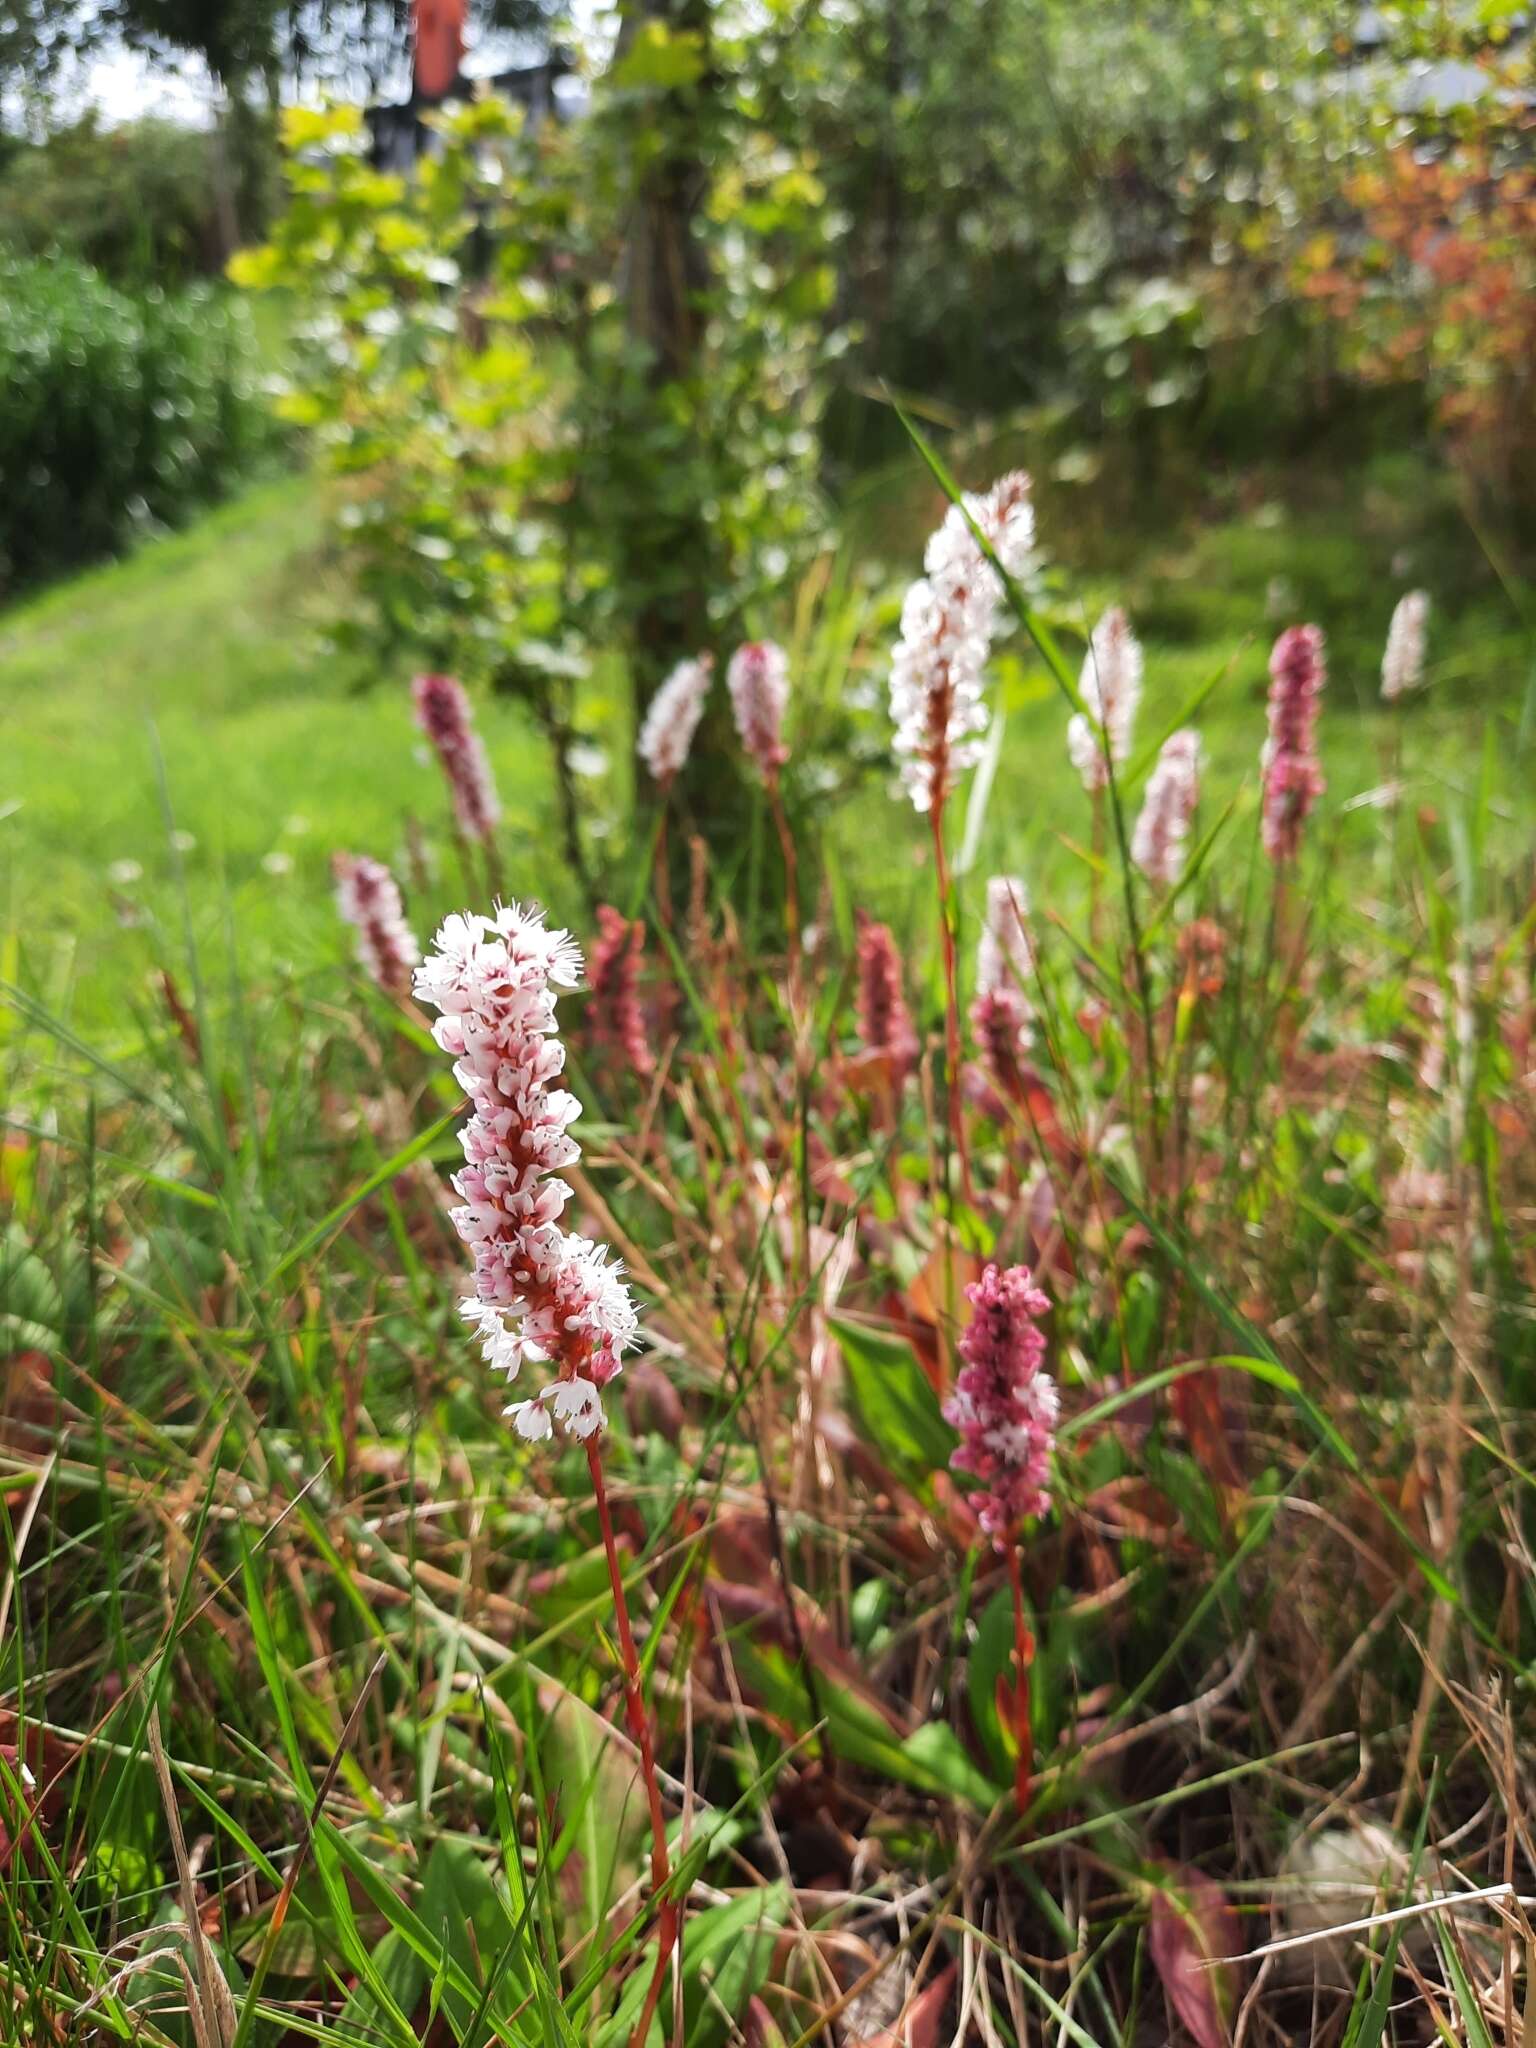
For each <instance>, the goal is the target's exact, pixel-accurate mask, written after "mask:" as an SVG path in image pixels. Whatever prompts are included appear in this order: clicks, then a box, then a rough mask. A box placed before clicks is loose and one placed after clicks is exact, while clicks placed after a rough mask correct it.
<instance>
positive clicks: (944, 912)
mask: <svg viewBox="0 0 1536 2048" xmlns="http://www.w3.org/2000/svg"><path fill="white" fill-rule="evenodd" d="M928 819H929V823H930V824H931V825H932V827H933V858H934V873H935V875H936V877H937V880H938V888H939V930H940V932H941V934H942V936H943V946H944V1064H945V1066H946V1068H947V1069H948V1073H947V1075H946V1077H945V1078H946V1081H947V1084H948V1085H947V1091H946V1092H947V1094H948V1097H949V1128H950V1135H951V1140H952V1142H953V1145H954V1149H955V1156H956V1158H957V1159H958V1161H959V1163H960V1186H961V1188H962V1190H963V1191H964V1194H965V1199H966V1200H967V1201H968V1202H971V1201H974V1200H975V1197H976V1189H975V1185H974V1183H973V1182H972V1180H971V1157H970V1153H969V1152H968V1151H967V1150H966V1144H965V1117H964V1113H963V1110H962V1105H961V1102H960V996H959V977H958V973H957V969H956V965H955V926H954V896H953V893H952V891H951V888H950V881H949V861H948V858H947V856H946V855H945V852H944V805H943V802H942V801H939V802H937V803H935V804H934V805H933V807H932V809H931V810H930V811H929V813H928Z"/></svg>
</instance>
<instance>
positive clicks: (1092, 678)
mask: <svg viewBox="0 0 1536 2048" xmlns="http://www.w3.org/2000/svg"><path fill="white" fill-rule="evenodd" d="M1141 668H1142V661H1141V643H1140V641H1139V640H1138V639H1137V638H1136V635H1135V634H1134V633H1133V632H1132V631H1131V622H1130V620H1129V619H1128V618H1127V617H1126V615H1125V613H1124V612H1123V611H1122V610H1121V609H1120V607H1119V605H1117V604H1116V605H1111V606H1110V608H1109V610H1108V611H1107V612H1105V614H1104V616H1103V617H1102V618H1101V619H1100V620H1099V623H1098V624H1097V625H1096V626H1095V627H1094V629H1093V636H1092V638H1091V640H1090V641H1089V643H1088V652H1087V653H1086V654H1085V655H1084V657H1083V667H1082V673H1081V675H1080V676H1079V677H1078V683H1077V690H1078V695H1079V696H1080V697H1081V698H1082V700H1083V702H1084V704H1085V705H1086V706H1087V707H1088V712H1089V716H1088V717H1086V718H1085V717H1084V716H1083V714H1082V713H1081V712H1078V713H1076V714H1074V716H1073V717H1072V718H1070V719H1069V720H1068V721H1067V752H1068V754H1069V755H1070V756H1071V760H1072V766H1073V767H1074V768H1075V769H1076V770H1077V772H1078V774H1079V775H1080V776H1081V777H1082V782H1083V787H1084V789H1086V790H1087V791H1088V793H1089V795H1090V796H1091V795H1093V793H1094V792H1095V791H1096V790H1101V789H1104V788H1106V787H1107V786H1108V783H1109V767H1110V763H1113V765H1114V766H1115V767H1116V768H1119V767H1121V766H1122V765H1123V764H1124V762H1125V761H1126V760H1127V759H1128V758H1129V755H1130V751H1131V732H1132V728H1133V727H1134V725H1135V723H1136V707H1137V705H1138V704H1139V703H1140V702H1141ZM1106 747H1107V748H1108V752H1109V761H1108V762H1106V760H1105V758H1104V756H1105V749H1106Z"/></svg>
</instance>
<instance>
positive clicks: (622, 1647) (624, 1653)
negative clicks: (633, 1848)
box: [587, 1433, 678, 2048]
mask: <svg viewBox="0 0 1536 2048" xmlns="http://www.w3.org/2000/svg"><path fill="white" fill-rule="evenodd" d="M599 1441H600V1440H599V1438H598V1436H597V1435H596V1434H595V1433H594V1434H593V1435H592V1436H589V1437H588V1438H587V1469H588V1470H589V1471H590V1472H591V1474H592V1494H593V1498H594V1499H595V1500H596V1502H597V1521H598V1527H599V1528H600V1529H601V1530H602V1532H603V1554H604V1555H605V1556H606V1558H607V1560H608V1582H609V1584H610V1585H611V1586H612V1588H613V1612H614V1619H615V1620H616V1621H617V1623H618V1629H619V1653H620V1656H621V1658H622V1660H623V1665H624V1711H625V1717H626V1719H627V1720H628V1722H629V1732H630V1734H631V1736H632V1737H633V1738H634V1742H635V1747H636V1748H637V1749H638V1750H639V1752H640V1775H641V1777H642V1778H643V1779H644V1780H645V1796H646V1800H647V1802H648V1804H649V1806H650V1812H651V1892H652V1895H653V1897H654V1898H655V1900H656V1902H657V1904H656V1969H655V1972H654V1974H653V1975H652V1977H651V1988H650V1990H649V1991H648V1992H647V1993H646V1997H645V2009H644V2010H643V2012H642V2013H641V2015H640V2023H639V2025H638V2026H637V2027H636V2028H635V2031H634V2033H633V2034H632V2035H631V2036H630V2048H644V2043H645V2038H646V2036H647V2034H648V2033H649V2032H650V2029H651V2021H652V2019H653V2018H654V2016H655V2012H656V2007H657V2004H658V2003H659V2001H660V1998H661V1988H662V1985H663V1984H664V1982H665V1981H666V1974H667V1964H668V1963H669V1962H670V1960H671V1957H672V1951H673V1949H674V1948H675V1947H676V1945H677V1931H678V1906H677V1901H676V1900H675V1899H672V1898H668V1897H666V1896H665V1893H666V1889H667V1886H668V1884H669V1883H670V1881H671V1876H672V1867H671V1864H670V1862H669V1860H668V1857H667V1817H666V1814H665V1813H664V1812H663V1810H662V1804H661V1783H660V1781H659V1779H658V1778H657V1776H656V1749H655V1745H654V1744H653V1742H652V1740H651V1724H650V1719H649V1717H648V1716H647V1714H646V1711H645V1693H644V1690H643V1688H642V1685H641V1679H640V1659H639V1656H638V1655H637V1654H636V1651H635V1635H634V1630H633V1629H632V1628H631V1627H630V1625H629V1601H628V1600H627V1598H626V1597H625V1593H624V1574H623V1572H622V1571H621V1570H620V1569H619V1552H618V1546H617V1544H616V1543H615V1542H614V1536H613V1516H612V1515H611V1514H610V1512H609V1509H608V1488H607V1485H606V1484H605V1482H604V1479H603V1457H602V1451H601V1449H600V1448H599Z"/></svg>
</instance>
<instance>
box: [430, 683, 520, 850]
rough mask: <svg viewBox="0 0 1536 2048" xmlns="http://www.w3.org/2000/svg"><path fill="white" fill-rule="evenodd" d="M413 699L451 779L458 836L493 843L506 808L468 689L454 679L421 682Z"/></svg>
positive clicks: (449, 784)
mask: <svg viewBox="0 0 1536 2048" xmlns="http://www.w3.org/2000/svg"><path fill="white" fill-rule="evenodd" d="M411 696H412V699H413V701H414V702H415V705H416V723H417V725H418V726H420V728H421V730H422V731H423V732H424V733H425V734H426V736H427V738H428V739H429V740H430V741H431V743H432V747H433V749H434V751H435V752H436V754H437V758H438V760H439V761H440V762H441V763H442V768H443V773H444V775H445V776H446V777H447V778H448V788H449V792H450V794H451V795H452V797H453V815H454V817H455V818H456V819H457V821H458V827H459V830H460V831H461V832H462V833H463V834H464V837H465V838H466V839H471V840H475V841H486V840H489V838H490V836H491V834H492V833H493V832H494V831H495V829H496V826H497V823H498V822H499V820H500V818H501V805H500V803H499V802H498V801H497V797H496V785H495V783H494V782H493V781H492V779H491V764H490V762H489V761H488V760H487V759H486V754H485V748H484V746H483V745H482V744H481V741H480V736H479V734H478V733H477V732H476V731H475V727H474V718H473V714H472V713H471V711H470V706H469V698H468V697H467V696H466V695H465V692H464V687H463V685H462V684H461V683H458V682H456V681H455V680H454V678H453V677H452V676H417V677H416V679H415V681H414V682H413V683H412V684H411Z"/></svg>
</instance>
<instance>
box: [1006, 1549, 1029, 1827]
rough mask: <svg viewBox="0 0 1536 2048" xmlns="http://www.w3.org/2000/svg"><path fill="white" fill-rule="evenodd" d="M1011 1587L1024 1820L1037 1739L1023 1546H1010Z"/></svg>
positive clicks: (1017, 1768)
mask: <svg viewBox="0 0 1536 2048" xmlns="http://www.w3.org/2000/svg"><path fill="white" fill-rule="evenodd" d="M1007 1555H1008V1583H1009V1585H1010V1586H1011V1587H1012V1589H1013V1665H1014V1673H1015V1680H1014V1695H1013V1699H1014V1708H1013V1732H1014V1737H1015V1740H1016V1741H1017V1742H1018V1745H1019V1754H1018V1759H1017V1761H1016V1762H1015V1764H1014V1767H1013V1803H1014V1805H1015V1806H1016V1807H1017V1808H1018V1810H1019V1815H1020V1817H1021V1818H1022V1817H1023V1815H1024V1813H1025V1812H1026V1810H1027V1809H1028V1806H1029V1787H1030V1778H1031V1776H1032V1773H1033V1770H1034V1761H1035V1751H1034V1738H1033V1735H1032V1733H1031V1731H1030V1725H1029V1667H1030V1665H1031V1664H1033V1662H1034V1661H1035V1639H1034V1637H1033V1636H1032V1635H1031V1634H1030V1632H1029V1624H1028V1622H1027V1621H1025V1619H1024V1580H1023V1577H1022V1575H1021V1573H1020V1571H1019V1546H1018V1544H1017V1543H1010V1544H1009V1546H1008V1553H1007Z"/></svg>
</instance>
